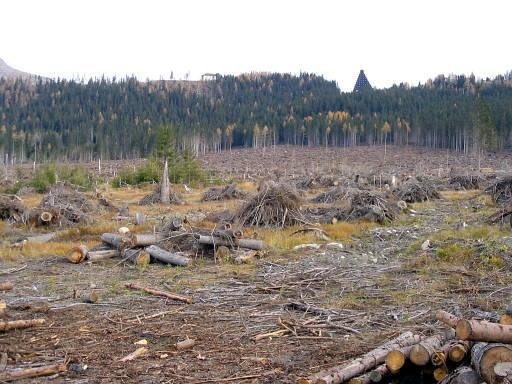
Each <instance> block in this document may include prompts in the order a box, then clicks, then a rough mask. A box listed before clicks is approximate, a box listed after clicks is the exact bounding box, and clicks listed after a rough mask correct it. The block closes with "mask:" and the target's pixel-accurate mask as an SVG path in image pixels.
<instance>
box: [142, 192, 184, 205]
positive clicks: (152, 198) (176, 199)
mask: <svg viewBox="0 0 512 384" xmlns="http://www.w3.org/2000/svg"><path fill="white" fill-rule="evenodd" d="M160 202H161V200H160V188H157V189H156V190H155V191H154V192H151V193H150V194H148V195H146V196H144V197H143V198H142V199H140V200H139V205H153V204H159V203H160ZM169 202H170V204H175V205H180V204H183V198H182V197H181V195H180V194H179V193H177V192H174V191H171V190H170V191H169Z"/></svg>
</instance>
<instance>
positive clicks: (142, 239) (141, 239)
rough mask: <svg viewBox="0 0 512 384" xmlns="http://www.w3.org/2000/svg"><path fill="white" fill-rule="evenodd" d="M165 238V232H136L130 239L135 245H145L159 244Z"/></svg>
mask: <svg viewBox="0 0 512 384" xmlns="http://www.w3.org/2000/svg"><path fill="white" fill-rule="evenodd" d="M165 238H166V235H165V234H163V233H134V234H133V235H131V237H130V240H131V242H132V244H133V245H134V246H137V247H145V246H147V245H154V244H157V243H159V242H160V241H162V240H164V239H165Z"/></svg>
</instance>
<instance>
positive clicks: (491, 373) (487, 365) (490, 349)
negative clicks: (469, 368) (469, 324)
mask: <svg viewBox="0 0 512 384" xmlns="http://www.w3.org/2000/svg"><path fill="white" fill-rule="evenodd" d="M503 362H512V346H510V345H506V344H490V343H477V344H475V345H474V346H473V348H472V349H471V363H472V364H473V366H474V367H475V369H476V372H477V373H478V375H479V376H480V377H481V378H482V379H483V380H485V382H486V383H487V384H497V383H502V382H503V379H504V378H503V377H502V376H498V375H497V374H496V371H495V367H496V365H497V364H498V363H503Z"/></svg>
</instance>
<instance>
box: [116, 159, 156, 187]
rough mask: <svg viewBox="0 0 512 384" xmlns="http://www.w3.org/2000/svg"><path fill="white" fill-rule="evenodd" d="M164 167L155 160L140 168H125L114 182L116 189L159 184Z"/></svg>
mask: <svg viewBox="0 0 512 384" xmlns="http://www.w3.org/2000/svg"><path fill="white" fill-rule="evenodd" d="M161 173H162V167H161V166H160V164H158V162H156V161H155V160H149V161H147V162H146V163H145V164H144V165H142V166H141V167H139V168H135V169H133V168H125V169H122V170H121V171H119V174H118V175H117V177H115V178H114V179H113V180H112V186H113V187H114V188H120V187H122V186H123V185H138V184H142V183H158V182H160V175H161Z"/></svg>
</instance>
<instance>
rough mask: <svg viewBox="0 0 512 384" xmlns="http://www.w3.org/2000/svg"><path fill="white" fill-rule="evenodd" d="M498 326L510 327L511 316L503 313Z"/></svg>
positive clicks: (511, 323)
mask: <svg viewBox="0 0 512 384" xmlns="http://www.w3.org/2000/svg"><path fill="white" fill-rule="evenodd" d="M500 324H502V325H512V315H510V314H508V313H504V314H503V315H501V316H500Z"/></svg>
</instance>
